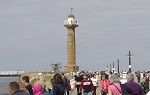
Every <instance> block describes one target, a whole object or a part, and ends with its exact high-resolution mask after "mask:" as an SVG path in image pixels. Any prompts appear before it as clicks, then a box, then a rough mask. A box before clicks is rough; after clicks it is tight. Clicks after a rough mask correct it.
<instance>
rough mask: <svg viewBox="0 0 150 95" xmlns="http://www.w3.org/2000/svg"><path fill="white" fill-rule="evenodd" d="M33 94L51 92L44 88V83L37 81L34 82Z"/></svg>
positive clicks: (42, 94) (46, 94)
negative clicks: (45, 90)
mask: <svg viewBox="0 0 150 95" xmlns="http://www.w3.org/2000/svg"><path fill="white" fill-rule="evenodd" d="M32 89H33V94H34V95H50V94H49V93H46V92H44V91H43V90H44V88H43V86H42V84H40V83H35V84H33V88H32Z"/></svg>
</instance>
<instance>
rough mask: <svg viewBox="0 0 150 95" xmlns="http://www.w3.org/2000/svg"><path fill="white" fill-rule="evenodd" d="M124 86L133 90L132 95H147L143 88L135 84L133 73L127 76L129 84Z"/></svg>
mask: <svg viewBox="0 0 150 95" xmlns="http://www.w3.org/2000/svg"><path fill="white" fill-rule="evenodd" d="M124 85H125V87H127V88H128V89H130V90H131V91H130V95H145V94H144V91H143V90H142V87H141V86H140V85H139V84H138V83H136V82H134V74H132V73H128V74H127V82H126V83H125V84H124Z"/></svg>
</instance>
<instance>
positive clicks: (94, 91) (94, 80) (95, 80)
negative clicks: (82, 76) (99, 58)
mask: <svg viewBox="0 0 150 95" xmlns="http://www.w3.org/2000/svg"><path fill="white" fill-rule="evenodd" d="M91 80H92V83H93V85H94V88H93V95H96V89H97V87H98V80H97V78H96V75H95V74H93V75H92V78H91Z"/></svg>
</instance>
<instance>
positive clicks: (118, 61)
mask: <svg viewBox="0 0 150 95" xmlns="http://www.w3.org/2000/svg"><path fill="white" fill-rule="evenodd" d="M117 63H118V74H119V73H120V72H119V69H120V60H119V58H118V59H117Z"/></svg>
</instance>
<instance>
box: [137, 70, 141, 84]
mask: <svg viewBox="0 0 150 95" xmlns="http://www.w3.org/2000/svg"><path fill="white" fill-rule="evenodd" d="M136 77H137V80H138V83H140V79H141V74H140V71H138V72H137V75H136Z"/></svg>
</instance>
